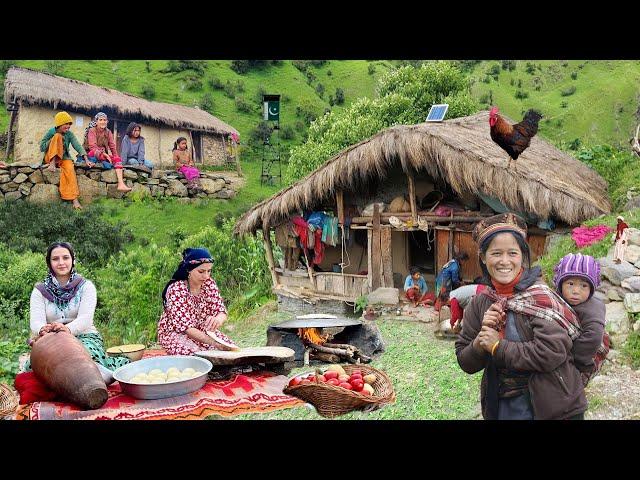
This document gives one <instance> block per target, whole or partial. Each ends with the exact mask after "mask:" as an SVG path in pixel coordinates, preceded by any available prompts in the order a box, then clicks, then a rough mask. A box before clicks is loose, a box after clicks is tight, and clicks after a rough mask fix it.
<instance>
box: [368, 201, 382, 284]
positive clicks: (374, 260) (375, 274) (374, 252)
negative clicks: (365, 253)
mask: <svg viewBox="0 0 640 480" xmlns="http://www.w3.org/2000/svg"><path fill="white" fill-rule="evenodd" d="M381 266H382V260H381V252H380V207H379V206H378V204H377V203H376V204H374V207H373V231H372V235H371V263H370V264H369V268H370V269H371V288H372V289H374V290H375V289H376V288H379V287H380V283H381V282H380V277H381V275H380V273H381V272H380V270H381Z"/></svg>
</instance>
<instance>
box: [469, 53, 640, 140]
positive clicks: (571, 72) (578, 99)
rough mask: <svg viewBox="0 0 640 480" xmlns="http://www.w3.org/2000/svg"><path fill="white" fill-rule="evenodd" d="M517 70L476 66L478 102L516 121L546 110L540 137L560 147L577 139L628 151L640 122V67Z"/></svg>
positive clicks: (536, 63) (552, 63)
mask: <svg viewBox="0 0 640 480" xmlns="http://www.w3.org/2000/svg"><path fill="white" fill-rule="evenodd" d="M513 64H515V69H512V70H510V69H509V68H506V69H503V62H501V61H496V60H494V61H483V62H480V63H478V64H477V65H475V67H474V68H473V70H472V72H471V79H472V82H473V85H472V92H473V94H474V96H475V97H476V98H478V99H479V100H481V103H484V104H485V105H487V106H488V105H489V104H490V103H491V104H493V105H497V106H498V107H499V108H500V110H501V111H502V112H504V113H505V114H506V115H508V116H509V117H511V118H512V119H514V120H516V121H519V120H520V119H521V118H522V113H523V112H524V111H525V110H527V109H529V108H536V109H538V110H540V111H541V112H542V113H543V114H544V116H545V118H544V119H543V120H542V122H541V124H540V127H541V128H540V135H541V136H543V137H545V138H547V139H549V140H551V141H552V142H553V143H555V144H560V143H561V142H567V143H570V142H572V141H574V140H575V139H576V138H577V139H579V140H580V142H581V143H582V144H591V145H593V144H602V143H607V144H611V145H614V146H617V147H623V148H628V146H629V144H628V142H629V139H630V138H631V137H632V135H633V134H634V133H635V128H636V126H637V124H638V121H640V107H639V104H640V61H627V60H625V61H602V60H586V61H583V60H568V61H566V60H548V61H542V60H532V61H527V60H518V61H515V62H512V67H513ZM504 66H506V67H508V64H507V63H506V62H505V65H504ZM496 73H497V75H495V74H496ZM574 89H575V90H574ZM490 92H491V93H490ZM517 92H520V93H519V94H518V93H517ZM518 96H519V97H520V98H518ZM524 97H526V98H524Z"/></svg>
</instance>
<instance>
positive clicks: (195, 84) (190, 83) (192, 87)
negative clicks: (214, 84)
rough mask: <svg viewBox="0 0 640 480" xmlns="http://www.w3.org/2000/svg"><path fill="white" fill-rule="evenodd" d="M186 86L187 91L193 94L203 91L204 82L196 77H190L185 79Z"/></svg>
mask: <svg viewBox="0 0 640 480" xmlns="http://www.w3.org/2000/svg"><path fill="white" fill-rule="evenodd" d="M184 86H185V88H186V89H187V90H189V91H192V92H195V91H198V90H202V80H200V78H199V77H197V76H195V75H189V76H187V77H185V78H184Z"/></svg>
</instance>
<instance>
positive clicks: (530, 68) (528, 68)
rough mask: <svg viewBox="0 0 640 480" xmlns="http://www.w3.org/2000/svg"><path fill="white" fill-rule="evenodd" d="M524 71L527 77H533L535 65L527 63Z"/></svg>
mask: <svg viewBox="0 0 640 480" xmlns="http://www.w3.org/2000/svg"><path fill="white" fill-rule="evenodd" d="M524 71H525V72H527V73H528V74H529V75H533V74H534V73H535V72H536V66H535V64H533V63H531V62H527V65H526V66H525V68H524Z"/></svg>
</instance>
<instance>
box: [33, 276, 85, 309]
mask: <svg viewBox="0 0 640 480" xmlns="http://www.w3.org/2000/svg"><path fill="white" fill-rule="evenodd" d="M85 281H86V280H85V278H84V277H83V276H82V275H80V274H78V273H76V271H75V269H74V270H72V271H71V276H70V277H69V281H68V282H67V284H66V285H64V286H61V285H60V284H59V283H58V280H57V279H56V277H55V276H54V275H53V274H52V273H51V272H49V273H48V274H47V276H46V277H45V279H44V282H42V283H38V284H36V288H37V289H38V290H39V291H40V293H41V294H42V296H43V297H44V298H46V299H47V300H49V301H50V302H53V303H55V304H56V306H57V307H58V308H59V309H60V310H64V309H65V308H67V306H68V305H69V302H70V301H71V300H72V299H73V297H75V296H76V294H77V293H78V291H79V290H80V287H81V286H82V285H84V282H85Z"/></svg>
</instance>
